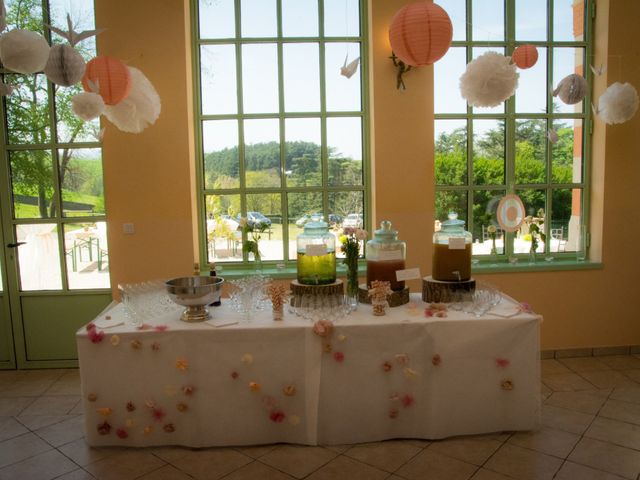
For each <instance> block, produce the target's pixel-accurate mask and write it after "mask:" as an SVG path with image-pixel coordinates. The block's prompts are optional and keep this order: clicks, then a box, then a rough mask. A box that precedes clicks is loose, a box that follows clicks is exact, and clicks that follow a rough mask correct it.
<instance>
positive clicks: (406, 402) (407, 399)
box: [400, 393, 416, 408]
mask: <svg viewBox="0 0 640 480" xmlns="http://www.w3.org/2000/svg"><path fill="white" fill-rule="evenodd" d="M400 401H401V402H402V406H403V407H404V408H409V407H411V406H413V404H414V403H416V399H415V398H414V397H413V395H411V394H410V393H407V394H406V395H403V396H402V398H400Z"/></svg>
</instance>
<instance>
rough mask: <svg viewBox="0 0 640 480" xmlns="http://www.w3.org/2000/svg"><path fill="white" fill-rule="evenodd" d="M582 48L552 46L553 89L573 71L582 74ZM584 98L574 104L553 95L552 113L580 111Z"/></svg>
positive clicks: (583, 53) (583, 52)
mask: <svg viewBox="0 0 640 480" xmlns="http://www.w3.org/2000/svg"><path fill="white" fill-rule="evenodd" d="M584 55H585V49H584V48H581V47H580V48H565V47H563V48H554V49H553V89H554V90H555V89H556V88H557V87H558V84H559V83H560V82H561V81H562V79H563V78H565V77H566V76H567V75H571V74H573V73H575V74H577V75H582V76H584ZM583 108H584V100H582V101H580V102H578V103H575V104H566V103H564V102H563V101H562V100H561V99H560V97H559V96H557V97H553V112H554V113H582V112H583Z"/></svg>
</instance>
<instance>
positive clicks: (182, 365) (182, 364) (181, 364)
mask: <svg viewBox="0 0 640 480" xmlns="http://www.w3.org/2000/svg"><path fill="white" fill-rule="evenodd" d="M176 368H177V369H178V370H180V371H182V372H186V371H187V370H188V369H189V362H188V361H187V359H186V358H178V359H177V360H176Z"/></svg>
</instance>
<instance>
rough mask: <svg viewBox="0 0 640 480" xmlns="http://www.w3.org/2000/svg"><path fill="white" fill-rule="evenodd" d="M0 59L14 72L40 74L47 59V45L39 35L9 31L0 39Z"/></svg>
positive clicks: (18, 30) (23, 31) (17, 30)
mask: <svg viewBox="0 0 640 480" xmlns="http://www.w3.org/2000/svg"><path fill="white" fill-rule="evenodd" d="M0 58H2V63H3V64H4V66H5V67H7V68H8V69H10V70H13V71H14V72H17V73H26V74H28V73H36V72H40V71H42V69H43V68H44V66H45V65H46V63H47V59H48V58H49V44H48V43H47V41H46V40H45V39H44V38H43V36H42V35H40V34H39V33H36V32H32V31H30V30H20V29H16V30H11V31H10V32H7V33H5V34H4V35H2V36H1V37H0Z"/></svg>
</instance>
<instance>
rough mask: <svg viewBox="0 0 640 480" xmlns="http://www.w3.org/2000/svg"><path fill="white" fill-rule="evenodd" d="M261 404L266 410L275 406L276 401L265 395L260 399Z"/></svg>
mask: <svg viewBox="0 0 640 480" xmlns="http://www.w3.org/2000/svg"><path fill="white" fill-rule="evenodd" d="M262 404H263V405H264V406H265V407H267V408H272V407H275V406H276V399H275V398H273V397H272V396H271V395H265V396H263V397H262Z"/></svg>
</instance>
